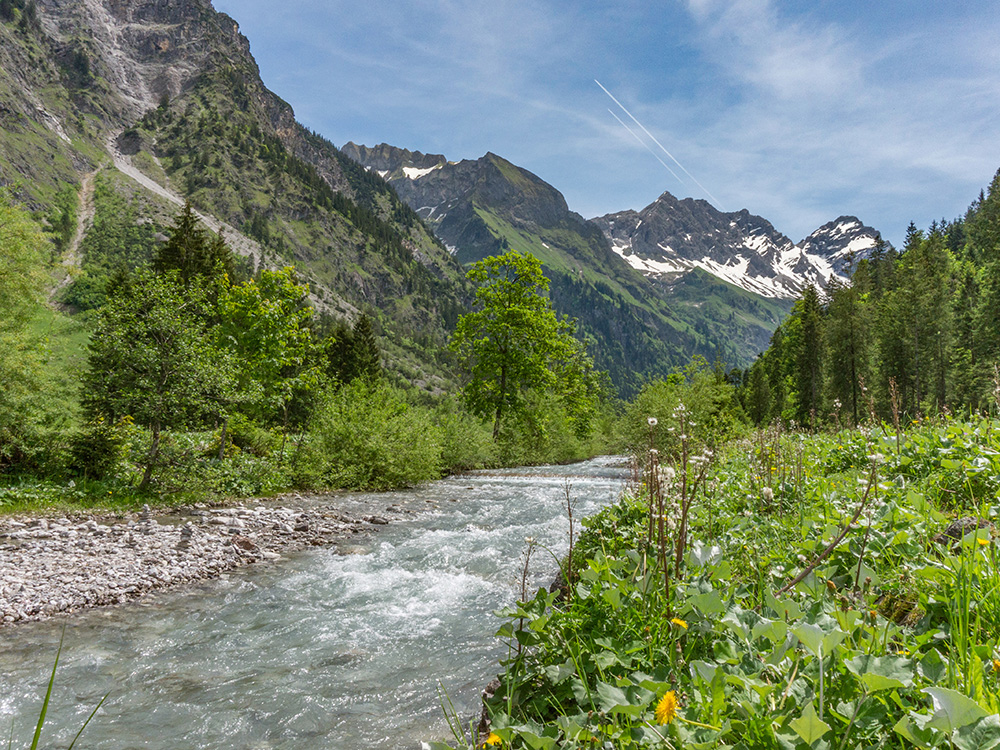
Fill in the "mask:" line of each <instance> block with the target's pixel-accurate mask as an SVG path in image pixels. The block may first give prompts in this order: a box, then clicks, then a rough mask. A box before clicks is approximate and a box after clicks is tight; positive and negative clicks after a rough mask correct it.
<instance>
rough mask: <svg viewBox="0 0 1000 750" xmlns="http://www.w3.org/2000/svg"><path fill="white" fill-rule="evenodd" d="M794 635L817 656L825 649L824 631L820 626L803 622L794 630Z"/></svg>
mask: <svg viewBox="0 0 1000 750" xmlns="http://www.w3.org/2000/svg"><path fill="white" fill-rule="evenodd" d="M792 635H794V636H795V637H796V638H798V639H799V642H801V643H802V645H803V646H805V647H806V648H807V649H809V651H810V652H811V653H812V654H813V655H815V656H819V655H820V649H821V648H822V647H823V636H824V635H825V634H824V633H823V629H822V628H821V627H819V626H818V625H813V624H812V623H811V622H803V623H799V624H798V625H796V626H795V627H794V628H792Z"/></svg>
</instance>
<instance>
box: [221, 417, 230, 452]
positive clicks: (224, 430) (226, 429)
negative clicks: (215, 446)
mask: <svg viewBox="0 0 1000 750" xmlns="http://www.w3.org/2000/svg"><path fill="white" fill-rule="evenodd" d="M228 432H229V417H225V418H223V420H222V437H220V438H219V460H220V461H221V460H222V459H224V458H225V457H226V438H227V437H228V436H229V435H228Z"/></svg>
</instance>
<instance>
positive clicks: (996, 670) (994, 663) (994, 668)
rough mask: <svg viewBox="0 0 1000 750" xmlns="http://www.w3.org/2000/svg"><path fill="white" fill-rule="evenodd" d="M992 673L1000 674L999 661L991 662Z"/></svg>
mask: <svg viewBox="0 0 1000 750" xmlns="http://www.w3.org/2000/svg"><path fill="white" fill-rule="evenodd" d="M993 671H994V672H1000V659H994V660H993Z"/></svg>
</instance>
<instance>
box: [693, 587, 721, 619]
mask: <svg viewBox="0 0 1000 750" xmlns="http://www.w3.org/2000/svg"><path fill="white" fill-rule="evenodd" d="M688 601H689V602H690V603H691V605H692V606H693V607H694V608H695V609H697V610H698V611H699V612H701V613H702V614H704V615H708V616H709V617H711V616H713V615H721V614H723V613H724V612H725V611H726V605H725V604H723V602H722V597H720V596H719V594H718V592H716V591H709V592H708V593H707V594H694V595H693V596H691V597H689V598H688Z"/></svg>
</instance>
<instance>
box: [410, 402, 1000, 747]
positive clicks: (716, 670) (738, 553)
mask: <svg viewBox="0 0 1000 750" xmlns="http://www.w3.org/2000/svg"><path fill="white" fill-rule="evenodd" d="M684 416H685V415H684V410H683V408H681V409H679V410H678V411H677V412H675V415H674V420H671V421H673V424H671V425H667V424H665V423H664V420H660V424H659V425H658V426H656V425H653V424H651V425H649V430H650V438H651V443H652V442H653V438H654V436H655V433H656V432H657V431H658V430H664V429H671V428H673V429H674V430H675V433H674V434H675V435H677V436H678V449H677V451H676V453H672V454H666V453H664V454H659V453H657V452H656V451H655V450H652V451H650V452H649V453H648V454H647V455H646V456H644V457H643V459H642V462H643V464H644V465H643V466H642V467H641V469H642V471H641V472H640V471H639V469H638V468H637V471H636V479H635V481H633V483H632V485H631V486H630V487H629V489H628V490H627V491H626V493H625V494H624V496H623V497H622V499H621V501H620V502H619V503H618V504H616V505H614V506H611V507H609V508H607V509H606V510H605V511H603V512H602V513H600V514H598V515H597V516H595V517H593V518H591V519H588V520H587V521H586V522H585V527H586V528H585V531H584V533H583V535H582V537H581V538H580V540H579V541H578V543H577V544H576V545H575V549H574V550H573V551H572V564H571V565H570V566H568V575H567V577H568V585H567V586H565V587H564V589H563V591H562V592H561V593H550V592H548V591H545V590H540V591H538V593H537V594H536V595H535V596H534V597H533V598H531V597H525V599H526V600H525V601H522V602H519V603H518V604H517V605H516V606H514V607H511V608H510V609H508V610H506V611H504V612H502V613H501V614H502V616H503V617H504V619H505V622H504V624H503V625H502V627H501V628H500V630H499V633H498V635H499V636H500V637H501V638H503V639H505V640H506V641H507V643H508V644H509V657H508V658H507V659H506V661H505V662H504V666H505V670H506V671H505V672H504V673H503V674H502V675H501V676H500V685H499V687H498V688H497V689H496V690H495V692H494V693H493V695H492V697H489V698H488V699H487V700H486V707H485V715H486V716H487V717H488V718H489V725H488V727H487V726H484V727H482V730H481V732H480V733H479V735H478V736H474V737H472V736H469V735H468V733H465V734H463V733H462V732H460V731H459V732H457V740H458V745H459V746H467V745H473V744H475V745H483V744H485V745H488V746H497V747H501V746H502V747H511V748H534V749H548V748H556V747H559V748H616V749H620V748H639V747H666V748H748V749H749V748H776V749H777V748H782V749H785V750H805V749H806V748H809V749H811V750H820V749H821V748H833V749H840V748H861V747H863V748H889V747H892V748H900V747H918V748H938V747H941V748H957V749H958V750H973V749H974V748H975V749H976V750H984V749H987V748H994V747H1000V717H998V714H997V712H998V708H1000V652H998V643H997V641H998V638H1000V572H998V569H997V564H998V554H1000V550H998V541H997V539H996V536H995V530H994V525H993V524H994V519H995V516H996V514H997V511H998V506H997V504H998V498H997V493H998V490H1000V422H997V421H985V420H984V421H979V422H958V421H952V420H948V419H946V420H942V421H937V422H933V423H925V424H914V425H912V426H911V429H909V430H908V431H900V430H897V429H896V428H893V427H888V428H886V429H882V428H881V427H875V428H872V429H870V430H860V431H854V432H841V433H839V434H836V435H816V436H805V435H799V434H784V433H782V432H781V431H779V430H775V429H772V430H770V431H765V432H760V433H758V434H756V435H755V436H753V437H751V438H749V439H744V440H741V441H738V442H735V443H732V444H730V445H729V446H728V447H726V448H724V449H720V450H718V451H717V452H716V453H715V454H714V455H713V454H712V453H711V452H709V451H707V450H705V451H703V450H699V449H698V448H697V446H695V445H693V444H692V442H691V440H690V439H689V438H687V437H686V432H687V431H686V430H685V425H684ZM650 421H651V422H653V421H655V420H650ZM640 476H641V480H640ZM429 746H430V747H431V748H434V750H442V749H443V748H445V747H448V746H447V745H443V744H435V743H431V744H430V745H429Z"/></svg>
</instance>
